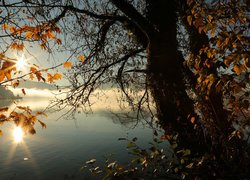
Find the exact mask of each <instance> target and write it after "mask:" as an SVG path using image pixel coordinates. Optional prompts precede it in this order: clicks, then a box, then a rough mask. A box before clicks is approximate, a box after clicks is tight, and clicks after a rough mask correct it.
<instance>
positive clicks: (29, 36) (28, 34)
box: [25, 31, 34, 39]
mask: <svg viewBox="0 0 250 180" xmlns="http://www.w3.org/2000/svg"><path fill="white" fill-rule="evenodd" d="M33 35H34V33H33V32H31V31H28V32H26V36H25V37H26V38H27V39H30V38H32V37H33Z"/></svg>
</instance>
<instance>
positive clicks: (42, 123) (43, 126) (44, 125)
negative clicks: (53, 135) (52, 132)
mask: <svg viewBox="0 0 250 180" xmlns="http://www.w3.org/2000/svg"><path fill="white" fill-rule="evenodd" d="M38 122H39V123H40V124H41V126H42V128H46V127H47V126H46V124H45V123H44V122H42V121H40V120H38Z"/></svg>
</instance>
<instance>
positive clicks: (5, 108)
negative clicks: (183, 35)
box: [0, 107, 9, 112]
mask: <svg viewBox="0 0 250 180" xmlns="http://www.w3.org/2000/svg"><path fill="white" fill-rule="evenodd" d="M8 109H9V108H7V107H4V108H0V112H6V111H8Z"/></svg>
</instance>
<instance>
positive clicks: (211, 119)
mask: <svg viewBox="0 0 250 180" xmlns="http://www.w3.org/2000/svg"><path fill="white" fill-rule="evenodd" d="M248 4H249V1H240V0H225V1H205V0H199V1H193V0H187V1H181V0H172V1H166V0H103V1H94V0H82V1H80V0H79V1H78V0H64V1H52V0H48V1H46V0H41V1H40V0H23V1H20V2H19V1H17V2H13V3H10V2H7V1H2V2H1V9H2V11H3V12H2V16H1V24H2V25H3V26H2V29H4V32H3V33H2V38H11V40H12V41H11V43H12V46H13V42H23V41H28V42H32V43H34V41H38V42H39V43H40V44H41V48H42V49H45V50H48V52H53V51H55V50H58V51H59V52H61V51H65V52H68V53H70V54H72V56H71V59H69V60H70V61H71V60H72V57H78V58H79V59H81V60H82V61H83V56H82V55H85V59H84V62H83V63H82V62H80V61H79V62H76V63H75V64H74V66H73V67H72V69H70V70H69V71H68V74H67V75H66V76H67V78H68V80H69V81H70V82H71V84H72V89H71V90H70V91H69V92H67V93H68V94H67V97H66V98H65V99H63V100H59V101H55V104H56V105H61V106H64V107H65V106H66V105H67V106H71V107H72V111H73V112H74V111H76V110H77V109H78V108H81V106H82V105H88V104H89V99H90V97H91V95H92V93H93V92H94V91H95V90H96V89H98V88H101V87H102V86H103V85H104V84H107V83H109V84H111V85H113V86H115V87H119V88H120V90H121V92H122V93H123V95H124V98H125V99H126V101H127V102H128V103H129V105H130V107H131V109H134V110H135V109H136V110H137V111H138V117H139V116H140V113H142V112H143V109H144V108H145V107H146V106H147V107H148V108H149V109H150V107H151V106H150V103H151V102H150V101H151V98H152V99H153V102H154V104H155V106H156V117H157V118H158V119H159V122H160V124H161V125H162V127H163V128H164V129H165V130H166V134H173V135H175V134H178V147H177V148H176V149H175V151H178V150H181V149H190V150H191V152H192V158H193V162H196V163H197V164H199V163H200V165H199V166H198V165H197V166H196V169H198V170H199V174H200V175H197V172H196V171H195V170H194V171H193V172H194V174H192V173H191V175H190V177H195V176H201V177H202V176H203V177H209V176H213V175H214V176H217V177H228V178H232V177H235V178H238V177H240V178H246V177H247V175H249V174H247V160H249V152H248V151H249V150H248V149H247V148H248V144H247V137H246V135H245V137H243V133H244V130H245V129H246V128H248V127H249V59H250V54H249V50H250V49H249V22H250V16H249V5H248ZM13 14H14V15H13ZM16 15H17V16H16ZM26 17H29V18H26ZM14 19H18V20H19V21H20V22H19V23H18V22H17V21H14ZM6 24H8V25H9V26H11V27H12V30H10V31H9V30H8V28H7V27H5V25H6ZM24 25H26V27H23V26H24ZM33 27H36V28H38V30H37V29H36V30H37V31H38V33H37V32H35V30H34V29H32V28H33ZM13 28H16V29H14V30H13ZM48 32H57V34H56V35H54V34H53V35H52V34H51V33H50V34H49V33H48ZM59 32H61V33H60V34H59ZM44 33H45V34H44ZM54 36H56V37H54ZM48 37H50V38H51V39H53V40H54V39H55V38H56V43H57V44H59V45H60V48H58V49H56V48H55V47H53V42H54V41H53V42H50V41H47V40H46V38H48ZM57 38H58V39H57ZM59 38H60V39H59ZM17 44H18V43H17ZM2 46H4V45H2ZM18 47H19V46H18ZM18 47H15V48H18ZM19 49H20V47H19ZM8 81H10V79H8ZM131 91H132V92H133V93H136V95H132V94H133V93H131ZM145 105H146V106H145ZM236 123H239V124H240V127H241V129H240V130H238V129H235V124H236ZM201 164H202V165H204V166H202V165H201ZM248 165H249V164H248ZM206 168H209V170H207V169H206ZM194 169H195V168H194ZM187 171H188V170H187ZM202 174H203V175H202Z"/></svg>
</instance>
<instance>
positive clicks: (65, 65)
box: [63, 62, 72, 69]
mask: <svg viewBox="0 0 250 180" xmlns="http://www.w3.org/2000/svg"><path fill="white" fill-rule="evenodd" d="M63 67H65V68H69V69H70V68H72V63H71V62H65V63H63Z"/></svg>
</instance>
